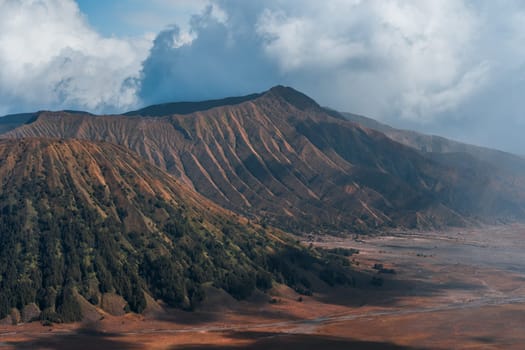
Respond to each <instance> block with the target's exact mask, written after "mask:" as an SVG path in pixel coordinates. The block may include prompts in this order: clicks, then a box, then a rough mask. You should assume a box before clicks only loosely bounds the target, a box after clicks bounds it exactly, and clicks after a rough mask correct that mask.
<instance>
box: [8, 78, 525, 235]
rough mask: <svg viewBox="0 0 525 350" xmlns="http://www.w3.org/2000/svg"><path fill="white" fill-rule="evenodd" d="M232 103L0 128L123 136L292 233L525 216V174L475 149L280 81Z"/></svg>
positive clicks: (24, 133) (58, 116)
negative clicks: (321, 101)
mask: <svg viewBox="0 0 525 350" xmlns="http://www.w3.org/2000/svg"><path fill="white" fill-rule="evenodd" d="M223 101H224V100H223ZM228 101H229V102H227V103H225V104H223V105H221V104H220V103H219V102H215V105H214V106H212V108H208V107H209V103H203V104H202V105H201V106H197V104H194V105H193V106H194V108H193V110H194V111H193V112H192V113H189V114H177V113H180V112H181V110H180V108H179V107H180V104H167V105H162V106H160V107H159V106H152V107H148V108H146V109H144V110H142V112H134V113H129V114H128V115H126V116H92V115H82V114H71V113H67V112H43V113H40V114H39V115H38V117H37V118H36V120H35V121H34V122H32V123H30V124H26V125H23V126H20V127H19V128H16V129H14V130H11V131H9V132H7V133H5V134H4V137H9V138H19V137H41V136H43V137H56V138H66V139H69V138H77V139H87V140H102V141H108V142H111V143H115V144H119V145H122V146H125V147H127V148H129V149H131V150H133V151H135V152H136V153H137V154H139V155H140V156H142V157H143V158H144V159H146V160H148V161H150V162H152V163H153V164H156V165H157V166H159V167H160V168H162V169H164V170H166V171H167V172H169V173H171V174H173V175H174V176H175V177H176V178H178V179H179V180H180V181H181V182H182V183H185V184H187V185H188V186H190V187H192V188H194V189H195V190H196V191H197V192H199V193H201V194H202V195H204V196H205V197H207V198H209V199H211V200H213V201H214V202H216V203H218V204H219V205H221V206H223V207H225V208H228V209H230V210H233V211H235V212H237V213H239V214H242V215H246V216H248V217H250V218H253V219H256V220H259V221H260V222H261V223H265V224H270V225H272V226H276V227H279V228H282V229H285V230H289V231H293V232H296V233H308V232H330V233H338V234H339V233H344V232H348V231H351V232H356V231H358V232H366V231H371V230H377V229H380V228H385V227H392V226H401V227H408V228H432V227H443V226H446V225H468V224H472V223H474V222H479V221H484V222H497V221H499V220H516V219H523V218H524V217H525V200H524V199H525V184H524V182H523V178H522V177H517V176H515V177H509V176H507V174H505V173H503V172H502V171H501V169H499V168H498V167H495V166H493V165H492V164H489V163H486V162H483V161H482V160H479V159H476V158H475V157H470V158H469V159H468V160H466V162H464V161H463V160H464V159H463V158H462V161H458V160H457V159H453V158H452V159H449V158H448V157H441V156H440V155H432V156H429V155H427V154H425V153H423V152H420V151H417V150H415V149H413V148H412V147H408V146H406V145H403V144H401V143H399V142H396V141H394V140H392V139H391V138H390V137H387V136H386V135H385V134H384V133H381V132H378V131H376V130H372V129H370V128H367V127H364V126H362V125H359V124H356V123H354V122H351V121H348V120H346V119H345V118H344V117H343V116H341V115H340V114H339V113H337V112H333V111H330V110H327V109H325V108H322V107H320V106H319V105H318V104H317V103H316V102H315V101H314V100H312V99H311V98H309V97H308V96H306V95H304V94H302V93H300V92H298V91H296V90H294V89H292V88H288V87H283V86H277V87H274V88H272V89H270V90H269V91H267V92H265V93H262V94H258V95H251V97H249V98H240V99H239V100H235V99H229V100H228ZM232 101H233V102H232ZM144 111H146V112H144ZM147 111H153V112H147ZM156 111H158V113H157V112H156ZM132 114H145V115H150V114H151V115H153V116H149V117H148V116H142V115H132ZM159 114H160V116H159ZM444 158H446V159H444Z"/></svg>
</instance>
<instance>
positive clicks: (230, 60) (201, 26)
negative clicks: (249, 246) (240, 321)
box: [0, 0, 525, 153]
mask: <svg viewBox="0 0 525 350" xmlns="http://www.w3.org/2000/svg"><path fill="white" fill-rule="evenodd" d="M132 2H133V4H135V5H134V6H139V5H138V4H139V3H138V2H136V1H134V0H133V1H132ZM154 3H155V6H159V4H164V5H165V6H166V9H169V11H175V10H176V8H177V6H178V8H179V9H180V13H188V11H189V10H188V9H189V7H188V6H189V5H188V2H187V1H181V2H172V1H168V0H154ZM191 4H192V5H191V6H192V7H191V11H196V9H197V8H200V9H202V8H203V10H199V11H200V12H199V13H197V14H195V15H194V16H193V17H191V20H190V21H189V26H188V25H187V22H188V21H184V23H180V22H182V20H181V15H180V13H179V15H177V16H175V15H174V16H173V18H174V20H173V22H172V23H166V25H167V26H166V27H165V28H166V29H165V30H163V31H161V32H160V33H158V34H157V35H156V37H155V39H154V40H153V41H149V42H148V41H147V40H144V39H129V38H117V37H103V36H101V35H100V34H98V33H97V32H96V31H95V30H94V29H93V28H91V27H90V26H89V24H88V23H87V22H86V19H85V18H84V16H83V15H82V13H80V11H79V9H78V7H77V5H76V3H74V2H73V1H72V0H39V1H36V0H3V1H2V0H0V65H1V67H2V70H1V71H0V112H2V110H4V111H12V110H14V109H21V108H22V109H23V110H32V109H40V108H82V109H88V110H91V111H96V112H97V111H99V112H100V111H105V112H107V111H118V110H120V111H122V110H125V109H127V108H129V107H131V106H136V105H140V104H153V103H159V102H166V101H176V100H201V99H209V98H220V97H225V96H231V95H241V94H249V93H253V92H258V91H262V90H265V89H267V88H269V87H271V86H273V85H276V84H287V85H291V86H294V87H296V88H297V89H299V90H302V91H303V92H305V93H307V94H309V95H311V96H312V97H314V98H315V99H317V100H318V101H319V102H320V103H322V104H324V105H327V106H330V107H333V108H336V109H339V110H344V111H351V112H354V113H360V114H364V115H367V116H370V117H374V118H377V119H380V120H383V121H386V122H389V123H392V124H394V125H397V126H405V127H410V128H416V129H419V130H422V131H427V132H433V133H442V134H445V135H448V136H453V137H456V138H459V139H463V140H466V141H470V142H474V143H482V144H488V145H492V146H497V147H502V148H505V149H511V150H513V151H516V152H520V147H522V146H524V147H525V144H524V143H523V142H522V141H521V136H519V135H517V134H516V135H514V134H513V133H512V132H513V131H514V130H516V129H519V127H520V126H521V127H523V123H525V121H524V118H523V110H524V107H525V102H523V99H522V98H521V94H520V93H519V91H523V90H524V88H525V83H524V82H525V80H524V78H525V74H524V73H525V46H524V45H523V42H524V40H525V8H524V5H523V3H522V2H520V1H518V0H516V1H512V0H509V1H505V2H494V1H488V0H484V1H483V0H482V1H470V0H439V1H419V0H367V1H361V0H330V1H322V2H321V1H314V0H265V1H243V0H210V1H206V0H199V5H198V6H197V5H195V3H193V2H192V3H191ZM164 5H163V6H164ZM143 6H144V8H143V9H138V10H137V11H138V12H137V14H136V16H135V17H134V16H132V14H130V13H129V11H128V12H126V17H129V18H138V19H140V18H142V19H140V21H141V22H143V21H144V19H143V16H144V15H142V17H141V13H142V14H144V13H145V14H148V13H149V14H148V16H147V17H148V18H149V21H152V22H151V23H154V22H155V21H156V20H159V21H167V19H166V18H169V17H170V16H169V11H168V10H167V11H166V13H164V14H162V16H161V17H159V18H158V19H155V18H154V17H155V16H154V15H153V12H151V13H150V12H147V11H146V10H147V8H148V6H150V5H143ZM151 6H153V5H151ZM150 10H151V9H150ZM130 11H131V10H130ZM157 12H158V11H157ZM175 22H178V23H175ZM520 153H525V151H524V152H520Z"/></svg>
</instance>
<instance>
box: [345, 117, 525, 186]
mask: <svg viewBox="0 0 525 350" xmlns="http://www.w3.org/2000/svg"><path fill="white" fill-rule="evenodd" d="M340 115H341V116H343V117H344V118H346V119H348V120H350V121H353V122H355V123H358V124H360V125H363V126H365V127H367V128H370V129H374V130H377V131H380V132H382V133H384V134H385V135H386V136H388V137H389V138H391V139H392V140H394V141H396V142H399V143H402V144H404V145H406V146H409V147H411V148H414V149H416V150H418V151H421V152H424V153H426V155H427V156H429V157H432V156H433V155H432V154H434V155H437V154H439V155H441V156H440V157H441V158H446V156H443V155H450V156H451V157H458V156H460V154H464V155H466V156H467V157H468V156H472V157H474V158H476V159H477V160H479V161H481V162H485V163H489V164H491V165H492V166H494V167H496V168H498V169H500V170H502V171H504V172H505V173H508V174H514V175H515V176H520V177H525V159H524V158H523V157H520V156H517V155H515V154H511V153H508V152H503V151H499V150H495V149H491V148H487V147H480V146H474V145H469V144H466V143H462V142H458V141H454V140H450V139H447V138H445V137H441V136H437V135H427V134H423V133H419V132H416V131H412V130H404V129H396V128H393V127H391V126H389V125H387V124H383V123H380V122H378V121H376V120H374V119H371V118H367V117H364V116H360V115H357V114H352V113H340ZM454 154H455V155H454Z"/></svg>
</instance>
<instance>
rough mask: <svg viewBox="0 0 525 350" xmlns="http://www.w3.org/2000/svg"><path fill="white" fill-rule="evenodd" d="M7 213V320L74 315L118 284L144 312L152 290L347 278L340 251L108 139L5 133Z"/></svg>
mask: <svg viewBox="0 0 525 350" xmlns="http://www.w3.org/2000/svg"><path fill="white" fill-rule="evenodd" d="M0 212H1V215H0V232H1V234H0V276H1V278H0V290H1V291H2V292H1V293H0V319H2V318H4V317H5V316H6V315H7V314H8V313H9V312H10V309H11V308H13V307H16V308H18V309H19V310H22V309H24V308H25V307H27V306H28V305H33V306H32V308H33V309H34V308H36V309H37V310H39V309H40V310H42V315H41V316H38V315H39V313H40V312H39V311H38V312H37V313H36V317H41V318H42V319H49V320H53V321H57V320H58V321H75V320H78V319H80V318H82V309H83V308H82V307H81V305H84V306H85V305H89V304H92V306H91V307H104V304H105V302H104V300H107V299H108V298H109V299H111V298H113V299H115V298H116V297H115V294H116V295H118V298H122V299H123V303H124V305H125V308H126V309H128V310H131V311H135V312H141V311H143V310H144V308H145V307H146V306H147V304H148V302H147V300H148V299H149V300H152V298H154V299H161V300H162V301H163V302H164V303H166V304H167V305H169V306H173V307H180V308H184V309H191V308H193V307H195V305H198V303H199V302H200V301H201V300H202V299H203V298H205V288H204V286H210V285H213V286H214V287H215V288H220V289H224V290H225V291H226V292H228V293H230V294H231V295H232V296H234V297H236V298H238V299H243V298H246V297H247V296H249V295H250V294H251V293H252V292H253V291H254V290H256V289H259V290H262V291H265V290H267V289H269V288H271V287H272V283H274V282H279V283H285V284H287V285H289V286H291V287H293V288H295V289H296V290H297V291H300V292H303V293H306V292H309V290H310V289H311V288H314V287H312V285H311V284H312V283H313V282H312V281H314V282H315V283H317V284H318V283H319V281H320V280H322V281H326V282H327V283H329V284H334V283H347V282H351V277H350V276H349V275H348V274H347V271H346V270H345V268H344V267H343V264H342V263H341V262H340V261H342V260H343V258H340V257H338V256H336V255H333V254H328V253H324V252H322V251H317V250H315V249H307V248H303V247H302V246H300V245H299V244H297V243H296V242H295V241H294V240H292V239H291V238H289V237H288V236H287V235H285V234H283V233H281V232H279V231H277V230H273V229H263V228H262V227H261V226H259V225H256V224H252V223H250V222H249V221H248V220H246V219H245V218H242V217H239V216H237V215H235V214H233V213H231V212H229V211H227V210H224V209H222V208H220V207H218V206H217V205H216V204H214V203H212V202H211V201H209V200H207V199H205V198H203V197H202V196H201V195H199V194H198V193H196V192H194V191H192V190H190V189H188V188H187V186H185V185H184V184H181V183H180V182H179V181H177V180H176V179H175V178H174V177H172V176H171V175H169V174H167V173H165V172H164V171H162V170H161V169H159V168H157V167H155V166H154V165H152V164H150V163H148V162H147V161H144V160H142V159H141V158H139V157H138V156H137V155H135V154H134V153H132V152H131V151H129V150H127V149H126V148H123V147H121V146H117V145H113V144H110V143H105V142H91V141H82V140H56V139H45V138H28V139H14V140H13V139H12V140H6V139H4V140H0ZM112 296H113V297H112ZM35 304H36V306H35ZM121 310H122V307H121Z"/></svg>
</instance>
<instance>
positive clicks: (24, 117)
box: [0, 113, 38, 134]
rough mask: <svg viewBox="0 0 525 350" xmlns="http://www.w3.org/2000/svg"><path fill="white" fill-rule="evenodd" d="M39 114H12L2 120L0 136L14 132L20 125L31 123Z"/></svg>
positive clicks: (0, 120) (0, 121)
mask: <svg viewBox="0 0 525 350" xmlns="http://www.w3.org/2000/svg"><path fill="white" fill-rule="evenodd" d="M37 115H38V113H21V114H11V115H6V116H4V117H1V118H0V134H2V133H5V132H8V131H9V130H13V129H15V128H17V127H19V126H20V125H23V124H25V123H29V122H31V121H32V120H34V119H35V118H36V116H37Z"/></svg>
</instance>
